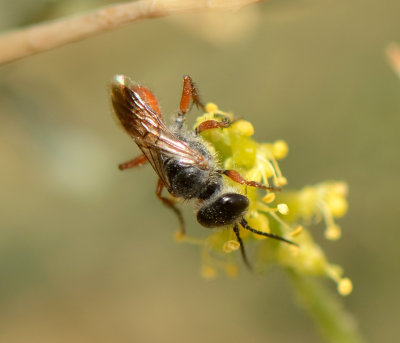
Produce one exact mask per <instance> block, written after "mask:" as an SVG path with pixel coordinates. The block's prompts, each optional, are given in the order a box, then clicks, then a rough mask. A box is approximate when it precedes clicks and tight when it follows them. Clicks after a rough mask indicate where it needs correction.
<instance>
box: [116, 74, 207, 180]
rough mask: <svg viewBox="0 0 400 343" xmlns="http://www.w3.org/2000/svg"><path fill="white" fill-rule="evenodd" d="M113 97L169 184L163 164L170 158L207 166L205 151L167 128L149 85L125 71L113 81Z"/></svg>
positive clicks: (121, 116) (128, 127)
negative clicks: (138, 81)
mask: <svg viewBox="0 0 400 343" xmlns="http://www.w3.org/2000/svg"><path fill="white" fill-rule="evenodd" d="M111 99H112V104H113V107H114V110H115V113H116V115H117V117H118V119H119V121H120V122H121V124H122V126H123V127H124V129H125V130H126V131H127V133H128V134H129V135H130V136H132V138H133V139H134V140H135V142H136V144H137V145H138V146H139V148H140V149H141V150H142V152H143V154H144V155H145V156H146V158H147V159H148V160H149V162H150V163H151V165H152V166H153V168H154V170H155V171H156V172H157V174H158V176H159V177H160V178H161V179H162V181H163V182H164V185H165V186H166V187H167V188H168V187H169V180H168V178H167V177H166V175H165V172H164V168H163V161H165V159H166V158H168V157H172V158H177V159H179V161H180V163H181V164H183V165H197V166H199V167H206V166H207V161H206V160H205V158H204V156H203V155H202V154H201V153H199V152H198V151H197V150H194V149H192V148H191V147H190V146H189V145H188V144H187V143H186V142H184V141H182V140H181V139H179V138H178V137H176V136H175V135H174V134H173V133H172V132H171V131H170V130H169V129H168V128H167V126H166V125H165V123H164V120H163V118H162V115H161V112H160V109H159V106H158V103H157V99H156V98H155V97H154V95H153V94H152V93H151V92H150V90H149V89H147V88H145V87H143V86H138V85H135V84H133V83H132V82H131V81H130V80H129V78H127V77H125V76H123V75H117V76H115V78H114V82H112V84H111Z"/></svg>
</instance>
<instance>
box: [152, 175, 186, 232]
mask: <svg viewBox="0 0 400 343" xmlns="http://www.w3.org/2000/svg"><path fill="white" fill-rule="evenodd" d="M163 188H164V184H163V182H162V180H161V179H158V182H157V190H156V195H157V198H158V199H160V200H161V201H162V202H163V204H164V205H165V206H167V207H169V208H170V209H171V210H172V211H174V212H175V214H176V216H177V217H178V221H179V231H180V234H181V236H184V235H185V234H186V229H185V221H184V220H183V216H182V212H181V211H180V210H179V208H177V207H176V206H175V204H174V202H173V201H172V200H171V199H169V198H166V197H164V196H162V195H161V193H162V190H163Z"/></svg>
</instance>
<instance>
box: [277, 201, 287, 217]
mask: <svg viewBox="0 0 400 343" xmlns="http://www.w3.org/2000/svg"><path fill="white" fill-rule="evenodd" d="M277 208H278V212H279V213H280V214H283V215H286V214H288V213H289V207H288V205H286V204H278V206H277Z"/></svg>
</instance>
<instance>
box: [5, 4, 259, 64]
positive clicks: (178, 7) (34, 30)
mask: <svg viewBox="0 0 400 343" xmlns="http://www.w3.org/2000/svg"><path fill="white" fill-rule="evenodd" d="M260 1H261V0H139V1H132V2H129V3H122V4H117V5H112V6H108V7H103V8H100V9H97V10H94V11H91V12H88V13H84V14H79V15H76V16H73V17H68V18H62V19H59V20H55V21H51V22H47V23H42V24H38V25H34V26H31V27H28V28H26V29H21V30H17V31H12V32H8V33H4V34H3V35H1V36H0V64H4V63H8V62H11V61H15V60H17V59H20V58H23V57H27V56H30V55H33V54H36V53H39V52H43V51H46V50H50V49H53V48H56V47H59V46H62V45H64V44H67V43H71V42H75V41H78V40H81V39H85V38H87V37H90V36H92V35H95V34H97V33H100V32H103V31H108V30H111V29H114V28H117V27H119V26H122V25H124V24H127V23H131V22H135V21H138V20H140V19H145V18H156V17H164V16H168V15H173V14H178V13H184V12H190V11H199V10H233V11H235V10H239V9H240V8H242V7H244V6H246V5H249V4H252V3H256V2H260Z"/></svg>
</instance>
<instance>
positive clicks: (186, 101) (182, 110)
mask: <svg viewBox="0 0 400 343" xmlns="http://www.w3.org/2000/svg"><path fill="white" fill-rule="evenodd" d="M190 101H192V102H193V103H194V104H196V105H197V106H199V107H201V108H202V109H203V110H204V105H203V103H202V102H201V100H200V97H199V93H198V92H197V89H196V87H195V85H194V83H193V81H192V78H191V77H190V76H189V75H185V76H184V77H183V89H182V97H181V103H180V105H179V113H178V116H177V117H176V126H177V129H178V130H181V129H182V126H183V123H184V121H185V114H186V112H187V111H188V110H189V107H190Z"/></svg>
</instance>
